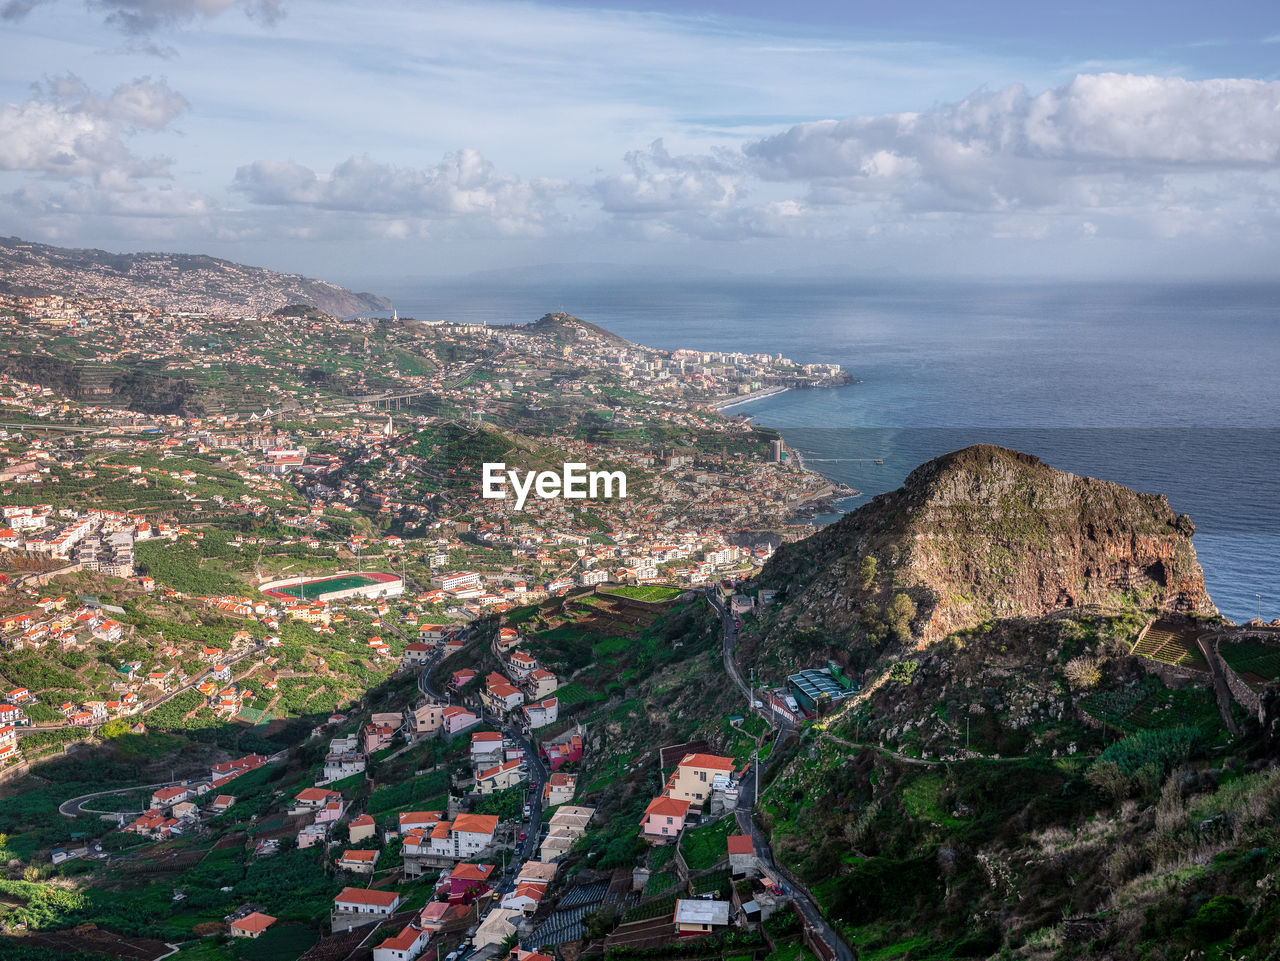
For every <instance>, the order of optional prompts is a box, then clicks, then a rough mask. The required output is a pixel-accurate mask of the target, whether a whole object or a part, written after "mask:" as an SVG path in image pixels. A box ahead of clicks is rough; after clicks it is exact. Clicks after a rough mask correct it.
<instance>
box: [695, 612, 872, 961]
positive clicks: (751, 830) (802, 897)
mask: <svg viewBox="0 0 1280 961" xmlns="http://www.w3.org/2000/svg"><path fill="white" fill-rule="evenodd" d="M715 590H716V589H715V588H714V587H713V588H711V589H710V590H708V591H707V601H708V602H709V603H710V604H711V607H712V608H713V609H714V610H715V612H716V613H717V614H719V615H720V620H721V622H722V623H723V624H724V668H725V672H726V673H727V674H728V675H729V678H730V680H732V681H733V683H734V684H736V685H737V686H738V689H739V690H740V691H742V693H743V695H744V696H745V697H746V698H747V708H748V710H752V711H756V713H757V714H760V715H761V716H763V717H764V719H765V720H766V721H768V722H769V725H770V726H771V727H773V728H775V729H776V730H777V731H778V737H779V738H782V737H785V736H786V735H787V734H789V733H790V732H791V723H790V722H789V721H788V720H786V719H785V718H780V717H778V716H777V715H775V714H774V712H773V711H764V710H756V708H755V698H754V697H753V696H752V692H751V688H750V687H748V686H747V684H746V683H745V682H744V681H743V680H742V674H741V673H740V672H739V671H738V664H737V660H736V658H735V657H734V653H735V651H736V650H737V646H738V629H737V626H736V624H735V622H734V618H733V615H732V614H730V613H729V611H728V610H727V608H726V607H725V605H724V604H723V603H722V602H721V601H720V600H719V599H718V598H717V597H716V594H715ZM757 764H758V762H757ZM754 767H755V765H752V766H751V767H748V768H747V770H746V772H745V773H744V774H743V776H742V781H741V787H740V788H739V790H740V792H741V793H740V794H739V795H738V808H737V811H736V813H735V815H734V816H735V817H736V818H737V820H738V827H739V828H740V829H741V830H742V831H745V832H746V833H748V834H750V835H751V837H752V841H753V843H754V844H755V848H756V851H757V852H758V853H759V856H760V860H761V861H762V862H763V863H764V864H765V866H766V867H768V868H770V869H771V870H773V871H774V872H775V874H778V875H781V874H782V872H781V870H779V867H778V863H777V861H775V860H774V857H773V847H772V845H771V844H770V841H769V836H768V835H767V834H765V832H764V831H763V830H761V828H760V825H758V824H757V823H756V820H755V806H756V771H755V770H754ZM787 877H788V878H789V877H790V876H789V875H787ZM788 886H789V887H790V888H791V894H792V896H793V897H794V898H795V901H796V906H797V907H798V908H799V909H800V913H801V914H803V915H804V916H805V920H807V921H808V922H809V925H810V926H811V927H813V928H814V929H815V930H816V931H817V932H818V933H819V934H820V935H821V936H822V938H823V940H825V941H826V942H827V943H828V944H829V945H831V946H832V947H833V948H835V952H836V957H837V958H838V959H839V961H853V959H854V957H855V955H854V953H853V951H852V950H851V949H850V948H849V945H847V944H845V942H844V940H843V939H842V938H841V937H840V935H838V934H837V933H836V931H835V928H833V927H831V925H829V924H828V923H827V921H826V919H825V918H824V917H823V916H822V912H821V911H819V910H818V906H817V905H816V904H815V903H814V902H813V899H812V898H811V897H810V896H809V893H808V892H807V891H802V890H800V889H798V888H796V886H795V884H794V882H793V883H791V884H789V885H788Z"/></svg>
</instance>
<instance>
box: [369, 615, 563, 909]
mask: <svg viewBox="0 0 1280 961" xmlns="http://www.w3.org/2000/svg"><path fill="white" fill-rule="evenodd" d="M393 630H394V628H393ZM469 632H470V628H467V633H469ZM464 636H465V635H464ZM441 653H442V652H441V651H440V649H438V648H437V649H436V650H435V651H433V652H432V653H431V657H430V658H429V659H428V660H427V663H426V664H424V665H423V666H422V670H421V672H420V673H419V674H418V689H419V690H420V691H422V693H423V694H425V695H426V696H427V697H429V698H431V699H432V700H433V701H437V702H441V703H444V702H446V701H447V698H446V696H445V695H444V694H442V693H441V692H440V691H438V690H436V689H435V688H434V687H432V686H431V672H432V671H433V670H434V669H435V667H436V665H437V664H438V663H439V662H440V661H441V657H440V655H441ZM494 653H495V656H496V651H495V652H494ZM499 661H501V658H499ZM477 710H478V711H479V713H480V718H481V720H483V721H484V722H485V723H486V724H488V725H490V726H491V727H495V728H498V729H499V730H500V731H502V733H503V735H504V736H506V737H507V738H509V739H511V740H513V741H515V742H516V743H517V744H519V745H520V747H521V748H522V749H523V750H524V756H525V758H526V760H528V762H529V777H530V779H531V783H532V784H533V785H536V787H537V788H538V789H537V790H534V789H532V788H530V792H529V793H530V799H529V817H527V818H526V819H525V820H524V822H523V824H522V830H523V832H524V835H525V841H524V842H522V843H521V844H520V848H519V850H518V851H516V852H515V853H514V855H513V857H512V859H511V863H510V864H509V865H508V866H507V873H506V874H505V875H503V877H502V880H501V881H499V882H498V883H497V884H496V885H495V886H494V892H495V893H497V894H498V895H504V894H507V893H508V892H510V891H511V890H512V889H513V888H514V887H515V881H516V875H517V874H518V873H519V872H518V866H519V864H520V862H521V860H522V859H524V857H525V855H526V854H528V853H529V852H531V851H533V850H534V849H535V848H536V847H537V844H538V839H539V834H540V832H541V830H542V791H541V788H542V786H543V785H544V784H546V780H547V769H546V766H545V765H544V764H543V763H542V759H541V758H540V757H538V752H537V750H535V749H534V746H533V743H532V742H531V741H530V740H529V738H528V737H527V736H526V735H525V733H524V731H523V730H522V729H521V728H519V727H517V726H515V725H512V724H507V723H505V722H503V720H502V719H501V718H497V717H494V716H493V715H491V714H489V713H488V712H486V711H485V710H484V708H483V706H480V707H478V708H477ZM496 904H497V901H494V900H493V899H492V898H491V897H490V898H486V900H485V901H484V903H483V904H482V905H481V907H482V910H481V914H480V917H479V918H478V919H477V922H479V921H483V919H484V916H485V915H487V914H488V913H489V911H490V910H491V909H492V908H493V907H494V906H495V905H496Z"/></svg>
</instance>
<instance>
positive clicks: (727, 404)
mask: <svg viewBox="0 0 1280 961" xmlns="http://www.w3.org/2000/svg"><path fill="white" fill-rule="evenodd" d="M789 390H791V388H790V387H766V388H764V389H763V390H756V391H752V392H751V393H749V394H739V395H737V396H735V397H727V398H725V399H724V400H718V401H716V402H714V403H711V404H708V405H707V406H708V407H710V408H711V409H712V410H716V411H726V410H728V409H729V408H731V407H738V406H740V405H742V404H749V403H751V402H752V401H753V400H764V399H765V398H766V397H777V396H778V395H779V394H785V393H786V392H787V391H789Z"/></svg>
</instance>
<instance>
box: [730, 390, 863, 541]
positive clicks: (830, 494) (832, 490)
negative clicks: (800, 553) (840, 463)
mask: <svg viewBox="0 0 1280 961" xmlns="http://www.w3.org/2000/svg"><path fill="white" fill-rule="evenodd" d="M851 382H852V383H857V381H851ZM791 389H792V388H790V387H778V386H775V387H766V388H765V389H764V390H757V391H753V392H752V393H750V394H743V395H740V396H737V397H731V398H726V399H725V400H723V401H719V402H717V403H714V404H708V405H707V406H708V407H710V408H711V409H712V410H714V411H715V412H716V413H718V414H723V413H724V412H725V411H726V410H728V409H729V408H731V407H739V406H741V405H742V404H749V403H751V402H752V401H755V400H765V399H766V398H769V397H777V396H778V395H779V394H784V393H786V392H787V391H789V390H791ZM736 416H738V417H742V418H743V419H744V420H752V418H751V417H749V416H746V415H742V414H739V415H736ZM761 426H767V425H761ZM772 429H773V430H777V431H778V436H779V437H781V438H782V441H783V443H784V444H786V440H787V438H786V435H785V434H784V433H783V432H782V431H781V430H779V429H778V428H776V427H775V428H772ZM786 450H787V454H788V455H789V460H790V461H791V462H792V463H794V464H795V466H796V467H797V468H799V469H800V471H801V472H802V473H805V474H814V475H816V476H818V477H821V478H822V480H823V481H824V482H825V486H823V487H822V488H820V489H818V490H816V491H812V492H810V493H808V494H803V495H801V496H800V497H799V498H797V499H796V500H795V501H794V502H793V504H792V506H791V510H792V513H793V515H794V516H795V517H796V518H797V519H800V518H802V517H803V515H802V513H801V512H802V511H805V510H810V511H812V510H813V507H814V506H815V505H821V504H823V503H824V502H825V504H826V505H827V506H828V507H830V508H831V511H832V512H836V508H835V501H837V500H843V499H844V498H847V497H857V496H858V495H859V494H860V493H862V492H861V491H859V490H856V489H854V488H852V487H849V486H848V485H847V484H844V483H843V482H841V481H838V480H834V479H833V478H830V477H828V476H827V475H826V474H824V473H822V472H821V471H817V470H814V469H812V468H810V467H807V466H805V462H804V454H802V453H801V452H800V451H798V450H796V449H795V448H794V447H792V446H790V445H789V444H787V445H786ZM840 513H843V512H840Z"/></svg>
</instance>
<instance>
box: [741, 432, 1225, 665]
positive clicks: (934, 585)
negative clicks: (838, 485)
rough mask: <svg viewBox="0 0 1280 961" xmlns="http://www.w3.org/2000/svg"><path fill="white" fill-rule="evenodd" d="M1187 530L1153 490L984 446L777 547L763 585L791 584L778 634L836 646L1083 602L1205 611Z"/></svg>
mask: <svg viewBox="0 0 1280 961" xmlns="http://www.w3.org/2000/svg"><path fill="white" fill-rule="evenodd" d="M1194 530H1195V527H1194V525H1193V524H1192V523H1191V520H1190V518H1189V517H1187V516H1186V515H1176V514H1174V512H1173V511H1172V510H1171V509H1170V507H1169V503H1168V501H1167V500H1166V499H1165V498H1164V497H1163V496H1161V495H1155V494H1142V493H1138V492H1136V491H1133V490H1130V489H1128V488H1126V487H1122V486H1120V485H1118V484H1113V483H1109V482H1107V481H1101V480H1096V479H1094V478H1089V477H1077V476H1074V475H1072V474H1067V473H1064V472H1062V471H1058V470H1055V469H1053V468H1052V467H1049V466H1048V465H1046V464H1043V463H1041V462H1040V460H1039V459H1038V458H1036V457H1033V456H1031V455H1028V454H1022V453H1018V452H1017V451H1012V450H1007V449H1005V448H1000V447H993V446H986V445H980V446H975V447H969V448H965V449H964V450H960V451H955V452H953V453H950V454H946V455H944V456H942V457H939V458H937V459H935V460H932V461H930V462H928V463H927V464H924V465H923V466H921V467H919V468H917V469H916V470H915V471H913V472H912V473H911V474H910V476H908V477H907V479H906V481H905V483H904V484H903V486H902V487H901V488H900V489H898V490H896V491H893V492H891V493H888V494H882V495H880V496H878V497H876V498H875V499H874V500H872V501H871V502H870V503H869V504H866V505H864V506H863V507H862V508H860V509H858V510H857V511H855V512H853V513H851V514H849V515H848V516H846V517H844V518H843V519H841V520H840V521H839V522H837V523H835V524H832V525H831V526H829V527H827V528H825V529H824V530H822V531H820V532H819V533H818V534H816V535H815V536H814V537H811V538H808V539H807V540H805V541H801V542H799V543H796V544H791V545H786V546H784V547H783V548H782V549H780V550H779V551H778V552H777V553H776V554H775V555H774V557H773V559H772V560H771V561H770V562H769V564H768V565H767V566H766V567H765V569H764V571H763V572H762V573H761V577H760V582H761V584H763V585H764V586H770V587H777V588H782V589H785V592H786V593H785V606H784V608H783V611H782V612H781V616H779V617H775V618H774V619H773V623H774V631H775V632H776V633H778V634H779V635H781V634H782V633H785V632H784V631H783V630H780V629H781V628H783V627H784V626H785V630H786V631H787V632H792V633H794V631H795V630H796V629H798V628H799V629H802V628H804V627H810V626H811V627H817V628H820V629H822V630H823V631H825V632H827V633H828V634H829V635H831V636H830V637H829V643H830V644H831V645H833V646H836V647H839V646H840V643H839V638H840V635H842V634H844V635H847V636H849V638H850V639H851V640H856V639H858V638H860V637H861V638H865V639H867V640H869V641H871V642H872V643H873V645H874V644H876V643H883V642H884V641H885V640H886V638H887V637H888V636H889V635H893V634H896V635H898V636H897V639H898V640H899V641H902V642H909V641H911V640H914V641H915V642H917V643H928V642H931V641H934V640H937V639H939V638H941V637H944V636H946V635H948V634H950V633H952V632H954V631H957V630H961V629H965V628H971V627H974V626H976V625H979V624H982V623H985V622H989V621H992V620H998V619H1004V618H1012V617H1018V618H1040V617H1044V616H1046V615H1049V614H1052V613H1054V612H1055V611H1060V610H1064V609H1068V608H1078V607H1083V606H1098V607H1102V608H1105V609H1112V610H1115V609H1143V610H1151V611H1156V610H1161V611H1175V610H1176V611H1184V612H1196V613H1200V614H1213V613H1216V611H1215V609H1214V607H1213V604H1212V602H1211V600H1210V599H1209V596H1208V594H1207V593H1206V591H1205V587H1204V576H1203V572H1202V571H1201V569H1200V565H1199V563H1198V562H1197V561H1196V555H1195V550H1194V548H1193V547H1192V545H1191V535H1192V534H1193V533H1194ZM908 601H909V602H910V603H907V602H908ZM908 626H909V630H908Z"/></svg>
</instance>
